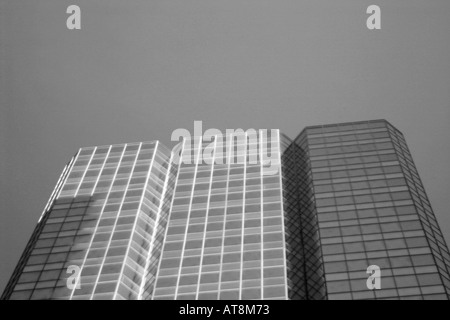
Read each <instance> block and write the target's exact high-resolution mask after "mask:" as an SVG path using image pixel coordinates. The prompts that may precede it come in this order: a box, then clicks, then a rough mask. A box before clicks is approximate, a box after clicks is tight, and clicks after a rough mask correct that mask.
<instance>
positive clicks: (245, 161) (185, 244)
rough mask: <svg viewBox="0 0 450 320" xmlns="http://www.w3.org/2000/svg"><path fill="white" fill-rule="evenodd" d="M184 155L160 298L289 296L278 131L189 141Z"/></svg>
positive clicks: (159, 276)
mask: <svg viewBox="0 0 450 320" xmlns="http://www.w3.org/2000/svg"><path fill="white" fill-rule="evenodd" d="M181 154H182V157H181V160H182V161H181V162H180V166H179V170H178V177H177V179H176V187H175V193H174V197H173V203H172V206H171V215H170V221H169V225H168V228H167V233H166V236H165V242H164V247H163V253H162V257H161V260H160V265H159V268H158V273H157V281H156V289H155V292H154V295H153V299H287V298H288V280H287V267H286V266H287V262H286V241H285V225H284V210H283V190H282V172H281V159H280V157H281V150H280V135H279V131H278V130H271V131H269V132H267V131H266V130H264V131H262V130H261V131H259V132H256V131H247V132H243V131H241V132H236V133H234V134H230V135H226V136H225V137H222V136H220V137H218V136H215V138H214V139H213V141H212V142H209V141H208V142H203V141H202V140H201V139H199V138H196V139H192V140H187V141H185V143H184V145H183V149H182V151H181ZM188 159H194V161H189V160H188ZM186 160H187V161H186Z"/></svg>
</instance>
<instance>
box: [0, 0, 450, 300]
mask: <svg viewBox="0 0 450 320" xmlns="http://www.w3.org/2000/svg"><path fill="white" fill-rule="evenodd" d="M71 4H77V5H79V6H80V7H81V28H82V29H81V30H68V29H67V28H66V18H67V16H68V15H67V14H66V8H67V7H68V6H69V5H71ZM371 4H377V5H379V6H380V7H381V12H382V15H381V20H382V22H381V30H376V31H370V30H368V29H367V28H366V19H367V17H368V15H367V14H366V8H367V7H368V6H369V5H371ZM449 16H450V1H448V0H429V1H425V0H421V1H418V0H396V1H392V0H391V1H384V0H383V1H381V0H371V1H362V0H341V1H336V0H314V1H299V0H292V1H284V0H273V1H266V0H239V1H238V0H226V1H224V0H221V1H219V0H217V1H215V0H202V1H200V0H196V1H194V0H176V1H175V0H161V1H156V0H154V1H147V0H142V1H137V0H128V1H121V0H120V1H119V0H96V1H87V0H76V1H75V0H70V1H67V0H20V1H13V0H11V1H6V0H0V81H1V82H0V85H1V86H0V103H1V110H0V121H1V123H0V144H1V145H0V147H1V148H0V170H1V171H0V174H1V180H0V181H1V182H0V183H1V187H0V188H1V189H0V204H1V207H0V209H1V212H0V228H1V230H0V232H1V233H0V237H1V238H0V292H1V291H3V288H4V285H5V284H6V281H7V280H8V279H9V277H10V276H11V273H12V271H13V268H14V267H15V265H16V263H17V261H18V259H19V256H20V254H21V253H22V251H23V249H24V247H25V244H26V242H27V241H28V239H29V237H30V235H31V232H32V230H33V228H34V227H35V225H36V222H37V220H38V218H39V215H40V213H41V211H42V209H43V207H44V205H45V203H46V201H47V199H48V197H49V196H50V193H51V191H52V190H53V187H54V185H55V184H56V181H57V179H58V177H59V175H60V173H61V170H62V168H63V167H64V165H65V163H66V162H67V161H68V160H69V159H70V157H71V156H72V155H73V154H74V153H75V152H76V151H77V149H78V148H79V147H81V146H90V145H104V144H112V143H120V142H134V141H147V140H156V139H160V140H161V141H162V142H163V143H164V144H167V145H168V146H171V143H170V136H171V133H172V131H173V130H174V129H177V128H186V129H189V130H193V122H194V120H203V121H204V129H205V130H206V129H208V128H219V129H221V130H224V129H225V128H244V129H247V128H280V129H281V130H282V131H283V132H284V133H286V134H288V135H289V136H291V137H294V136H295V135H297V134H298V133H299V132H300V130H301V129H302V128H303V127H305V126H307V125H316V124H325V123H334V122H343V121H356V120H369V119H378V118H386V119H387V120H389V121H390V122H391V123H392V124H393V125H395V126H396V127H397V128H399V129H400V130H401V131H402V132H403V133H404V134H405V136H406V139H407V142H408V144H409V147H410V149H411V152H412V154H413V157H414V160H415V162H416V165H417V167H418V170H419V173H420V174H421V177H422V179H423V182H424V184H425V188H426V190H427V192H428V195H429V197H430V199H431V202H432V205H433V208H434V210H435V213H436V216H437V219H438V222H439V224H440V225H441V227H442V230H443V232H444V234H445V236H446V239H447V242H450V215H449V213H448V209H447V208H448V206H449V200H448V195H449V194H448V190H449V188H450V179H449V176H450V168H449V165H448V164H449V163H450V139H449V133H450V121H449V120H450V90H449V89H450V32H449V31H450V19H449Z"/></svg>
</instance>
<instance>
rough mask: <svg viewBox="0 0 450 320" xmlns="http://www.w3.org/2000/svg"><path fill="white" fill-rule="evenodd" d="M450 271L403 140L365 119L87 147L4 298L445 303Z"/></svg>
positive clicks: (70, 168)
mask: <svg viewBox="0 0 450 320" xmlns="http://www.w3.org/2000/svg"><path fill="white" fill-rule="evenodd" d="M374 265H375V266H378V267H379V270H380V272H381V277H380V286H381V287H380V289H370V288H368V285H367V281H368V277H369V276H370V274H369V273H367V268H368V267H369V266H374ZM449 266H450V255H449V251H448V248H447V246H446V244H445V240H444V238H443V236H442V233H441V231H440V229H439V226H438V224H437V222H436V218H435V216H434V214H433V211H432V209H431V205H430V202H429V200H428V198H427V195H426V193H425V190H424V188H423V185H422V183H421V181H420V177H419V175H418V172H417V169H416V167H415V165H414V163H413V160H412V157H411V154H410V152H409V150H408V147H407V145H406V142H405V139H404V137H403V135H402V134H401V133H400V132H399V131H398V130H397V129H396V128H394V127H393V126H392V125H391V124H390V123H388V122H387V121H385V120H373V121H361V122H353V123H343V124H333V125H323V126H312V127H307V128H305V129H304V130H303V131H302V132H301V133H300V134H299V135H298V136H297V137H296V138H295V139H293V140H291V139H289V138H288V137H286V136H284V135H282V134H280V132H279V131H278V130H270V131H267V130H259V131H254V130H247V131H246V132H244V131H242V130H241V131H236V132H234V133H232V134H227V135H224V136H221V135H215V136H213V137H212V139H205V138H204V137H191V138H186V139H184V140H183V142H182V143H180V144H179V145H178V146H176V147H175V148H174V149H173V150H172V151H171V150H169V149H167V148H166V147H164V146H163V145H162V144H161V143H159V142H142V143H131V144H120V145H111V146H100V147H90V148H82V149H80V150H79V151H78V152H77V154H76V155H75V156H74V157H73V158H72V160H71V161H70V162H69V163H68V165H67V166H66V168H65V169H64V171H63V173H62V175H61V177H60V179H59V181H58V183H57V185H56V187H55V190H54V192H53V194H52V195H51V197H50V200H49V202H48V204H47V206H46V207H45V209H44V212H43V214H42V216H41V218H40V220H39V222H38V225H37V227H36V229H35V231H34V232H33V235H32V237H31V239H30V241H29V243H28V244H27V246H26V249H25V251H24V253H23V255H22V257H21V258H20V261H19V263H18V265H17V267H16V269H15V271H14V273H13V275H12V277H11V280H10V282H9V283H8V285H7V287H6V289H5V291H4V293H3V295H2V299H142V300H160V299H305V300H307V299H314V300H319V299H448V298H449V297H450V272H449V271H450V269H449ZM73 270H75V271H73ZM70 271H73V272H70ZM77 272H78V273H77ZM76 275H79V276H78V277H76Z"/></svg>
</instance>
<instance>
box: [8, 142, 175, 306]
mask: <svg viewBox="0 0 450 320" xmlns="http://www.w3.org/2000/svg"><path fill="white" fill-rule="evenodd" d="M170 156H171V153H170V151H169V150H167V149H166V148H165V147H163V146H162V145H161V144H159V143H158V142H149V143H135V144H121V145H111V146H103V147H93V148H82V149H80V150H79V152H78V153H77V154H76V155H75V156H74V158H73V159H72V160H71V161H70V163H69V164H68V165H67V166H66V168H65V169H64V172H63V174H62V175H61V178H60V181H59V182H58V184H57V186H56V189H55V191H54V193H53V195H52V197H51V198H50V200H49V203H48V205H47V207H46V208H45V210H44V212H43V214H42V216H41V219H40V221H39V223H38V226H37V227H36V229H35V232H34V233H33V236H32V238H31V240H30V242H29V243H28V245H27V248H26V251H25V252H24V254H23V256H22V258H21V260H20V262H19V265H18V267H17V268H16V270H15V272H14V274H13V279H12V282H11V284H10V286H8V288H7V289H6V291H5V293H4V295H8V297H9V298H10V299H140V298H142V297H143V296H145V295H146V293H147V292H148V291H151V290H152V289H153V283H154V274H153V275H152V274H151V272H150V273H148V272H145V271H146V270H147V271H149V270H150V271H151V270H155V266H156V265H157V262H158V257H159V254H160V252H159V251H160V249H161V243H162V241H163V235H164V232H163V231H164V230H165V228H164V227H165V224H166V223H167V217H168V214H169V208H168V206H167V205H165V202H167V201H165V197H164V195H165V194H171V189H170V188H171V185H173V179H171V173H170ZM71 266H72V267H73V266H74V267H75V269H71ZM68 271H71V272H69V273H68ZM72 272H73V273H72ZM76 272H78V273H76ZM71 275H74V276H77V277H74V279H75V281H73V280H71V279H70V276H71ZM78 276H79V277H78ZM76 279H78V281H76ZM72 285H74V286H72ZM71 287H72V288H71Z"/></svg>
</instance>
